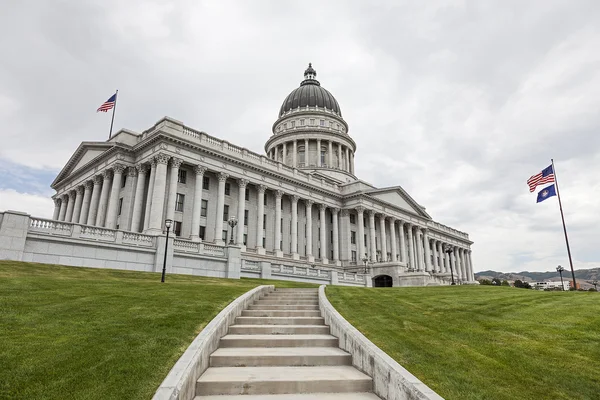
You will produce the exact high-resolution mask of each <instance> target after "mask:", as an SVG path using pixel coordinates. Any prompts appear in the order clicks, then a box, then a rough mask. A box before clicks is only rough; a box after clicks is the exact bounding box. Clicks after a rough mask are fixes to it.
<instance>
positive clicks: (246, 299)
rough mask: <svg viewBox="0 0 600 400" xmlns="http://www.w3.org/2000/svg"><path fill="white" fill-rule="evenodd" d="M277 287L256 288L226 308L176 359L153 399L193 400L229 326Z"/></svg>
mask: <svg viewBox="0 0 600 400" xmlns="http://www.w3.org/2000/svg"><path fill="white" fill-rule="evenodd" d="M274 289H275V287H274V286H273V285H268V286H265V285H263V286H259V287H256V288H254V289H252V290H250V291H248V292H246V293H244V294H243V295H241V296H240V297H238V298H237V299H235V300H234V301H232V302H231V304H229V305H228V306H227V307H225V308H224V309H223V310H222V311H221V312H220V313H219V314H218V315H217V316H216V317H215V318H213V320H212V321H210V323H209V324H208V325H206V327H205V328H204V329H203V330H202V332H200V333H199V334H198V336H196V338H195V339H194V341H193V342H192V344H191V345H190V347H188V348H187V350H186V351H185V353H183V355H182V356H181V357H180V358H179V360H177V362H176V363H175V366H174V367H173V368H172V369H171V371H170V372H169V374H168V375H167V377H166V378H165V380H164V381H163V382H162V383H161V384H160V386H159V387H158V390H157V391H156V393H155V394H154V397H152V399H153V400H192V399H193V398H194V397H195V392H196V381H197V380H198V378H200V375H202V373H204V371H206V369H207V368H208V364H209V361H210V355H211V354H212V353H214V352H215V350H217V348H218V347H219V341H220V340H221V338H222V337H223V336H225V335H226V334H227V329H228V328H229V326H230V325H232V324H233V323H234V321H235V319H236V317H239V316H240V315H242V311H243V310H245V309H246V308H248V306H249V305H250V304H252V303H254V302H255V301H256V300H258V299H259V298H260V297H261V296H263V295H264V294H265V293H268V292H271V291H273V290H274Z"/></svg>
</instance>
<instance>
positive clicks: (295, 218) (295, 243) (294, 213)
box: [291, 141, 299, 260]
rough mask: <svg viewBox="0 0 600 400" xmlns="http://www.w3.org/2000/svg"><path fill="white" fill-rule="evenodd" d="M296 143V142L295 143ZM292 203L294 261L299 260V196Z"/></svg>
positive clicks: (293, 197) (294, 196) (292, 250)
mask: <svg viewBox="0 0 600 400" xmlns="http://www.w3.org/2000/svg"><path fill="white" fill-rule="evenodd" d="M294 143H295V141H294ZM291 201H292V248H291V252H292V258H293V259H294V260H297V259H299V257H298V196H296V195H293V196H292V197H291Z"/></svg>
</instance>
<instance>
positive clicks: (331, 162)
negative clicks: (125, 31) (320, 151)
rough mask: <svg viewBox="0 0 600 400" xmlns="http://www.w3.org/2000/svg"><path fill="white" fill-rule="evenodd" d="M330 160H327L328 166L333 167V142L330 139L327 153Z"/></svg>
mask: <svg viewBox="0 0 600 400" xmlns="http://www.w3.org/2000/svg"><path fill="white" fill-rule="evenodd" d="M327 156H328V159H329V161H327V167H328V168H333V143H332V142H331V140H330V141H329V151H328V153H327Z"/></svg>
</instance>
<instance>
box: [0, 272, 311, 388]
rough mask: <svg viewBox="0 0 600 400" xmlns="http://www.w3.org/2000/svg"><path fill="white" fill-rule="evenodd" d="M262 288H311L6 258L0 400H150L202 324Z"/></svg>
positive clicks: (1, 279) (0, 313)
mask: <svg viewBox="0 0 600 400" xmlns="http://www.w3.org/2000/svg"><path fill="white" fill-rule="evenodd" d="M262 284H276V285H277V286H279V287H294V286H299V287H300V286H301V287H307V286H311V285H309V284H301V283H294V282H285V281H265V280H259V279H241V280H232V279H216V278H203V277H193V276H184V275H169V276H167V281H166V283H164V284H161V283H160V274H156V273H141V272H130V271H117V270H105V269H87V268H73V267H63V266H56V265H41V264H33V263H19V262H13V261H0V399H11V400H12V399H27V400H33V399H86V400H88V399H102V400H106V399H119V400H122V399H144V400H147V399H150V398H151V397H152V395H153V393H154V391H155V390H156V388H157V387H158V385H160V383H161V382H162V380H163V379H164V378H165V376H166V375H167V373H168V372H169V370H170V369H171V367H172V366H173V365H174V364H175V362H176V361H177V359H178V358H179V357H180V356H181V354H182V353H183V352H184V351H185V349H186V348H187V347H188V346H189V344H190V343H191V341H192V340H193V339H194V337H195V336H196V335H197V334H198V333H199V332H200V330H202V328H203V327H204V326H205V325H206V324H207V323H208V322H210V320H211V319H212V318H213V317H214V316H216V315H217V314H218V313H219V311H220V310H222V309H223V308H224V307H225V306H227V304H229V303H230V302H231V301H232V300H233V299H235V298H236V297H238V296H240V295H241V294H243V293H245V292H246V291H248V290H250V289H252V288H253V287H256V286H258V285H262ZM312 286H315V287H316V285H312Z"/></svg>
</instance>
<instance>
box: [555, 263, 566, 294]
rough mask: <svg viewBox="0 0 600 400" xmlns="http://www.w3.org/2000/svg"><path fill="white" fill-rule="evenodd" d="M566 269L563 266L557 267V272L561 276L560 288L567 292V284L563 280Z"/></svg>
mask: <svg viewBox="0 0 600 400" xmlns="http://www.w3.org/2000/svg"><path fill="white" fill-rule="evenodd" d="M564 270H565V269H564V268H563V267H562V266H560V265H559V266H558V267H556V272H558V274H559V275H560V287H561V288H562V290H563V291H564V290H565V284H564V283H563V278H562V273H563V271H564Z"/></svg>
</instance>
